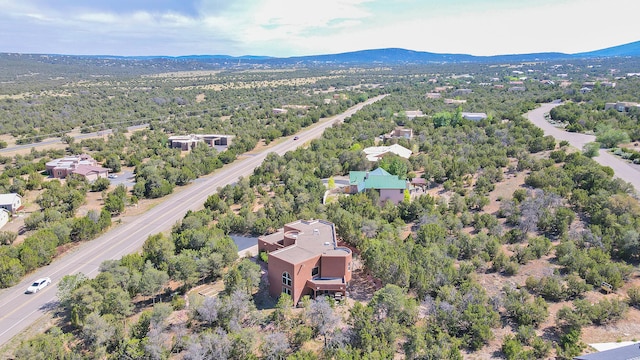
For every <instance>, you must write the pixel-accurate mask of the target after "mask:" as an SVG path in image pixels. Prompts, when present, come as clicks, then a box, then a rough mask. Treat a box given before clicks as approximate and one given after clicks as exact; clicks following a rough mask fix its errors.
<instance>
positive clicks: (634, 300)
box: [627, 286, 640, 307]
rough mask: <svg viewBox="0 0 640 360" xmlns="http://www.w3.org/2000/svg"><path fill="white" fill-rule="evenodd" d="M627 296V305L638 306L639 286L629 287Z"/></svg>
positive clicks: (639, 305) (639, 300)
mask: <svg viewBox="0 0 640 360" xmlns="http://www.w3.org/2000/svg"><path fill="white" fill-rule="evenodd" d="M627 296H629V305H631V306H635V307H640V286H634V287H631V288H629V290H627Z"/></svg>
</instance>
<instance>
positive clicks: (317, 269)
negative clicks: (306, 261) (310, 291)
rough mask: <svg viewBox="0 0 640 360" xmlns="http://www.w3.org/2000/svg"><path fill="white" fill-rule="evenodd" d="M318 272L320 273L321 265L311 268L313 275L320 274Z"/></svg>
mask: <svg viewBox="0 0 640 360" xmlns="http://www.w3.org/2000/svg"><path fill="white" fill-rule="evenodd" d="M318 274H320V267H318V266H316V267H314V268H313V269H311V276H318Z"/></svg>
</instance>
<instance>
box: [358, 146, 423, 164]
mask: <svg viewBox="0 0 640 360" xmlns="http://www.w3.org/2000/svg"><path fill="white" fill-rule="evenodd" d="M362 151H364V153H365V154H367V160H369V161H378V160H380V159H381V158H382V157H383V156H385V155H387V154H396V155H398V156H400V157H403V158H405V159H408V158H409V157H410V156H411V154H412V153H413V152H412V151H411V150H409V149H407V148H406V147H404V146H402V145H398V144H393V145H391V146H372V147H368V148H365V149H364V150H362Z"/></svg>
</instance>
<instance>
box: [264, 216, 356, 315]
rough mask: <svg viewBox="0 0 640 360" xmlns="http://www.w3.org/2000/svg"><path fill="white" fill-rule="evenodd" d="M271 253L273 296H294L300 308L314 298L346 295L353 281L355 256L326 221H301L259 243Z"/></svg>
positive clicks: (294, 300) (270, 267) (288, 225)
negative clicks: (305, 298) (304, 300)
mask: <svg viewBox="0 0 640 360" xmlns="http://www.w3.org/2000/svg"><path fill="white" fill-rule="evenodd" d="M258 250H259V251H266V252H267V253H269V260H268V271H269V274H268V276H269V294H270V295H271V296H273V297H278V296H279V295H280V294H281V293H287V294H289V295H291V298H292V299H293V303H294V304H297V303H298V301H299V300H300V298H301V297H303V296H305V295H310V296H311V297H315V296H318V295H334V294H339V295H341V296H345V295H346V291H347V286H348V284H349V281H351V268H352V253H351V250H350V249H348V248H346V247H340V246H338V244H337V239H336V232H335V226H334V224H333V223H330V222H328V221H323V220H298V221H295V222H292V223H289V224H286V225H285V226H284V228H282V229H280V230H278V231H277V232H276V233H273V234H271V235H266V236H261V237H260V238H259V239H258Z"/></svg>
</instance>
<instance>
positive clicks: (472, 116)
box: [461, 112, 487, 121]
mask: <svg viewBox="0 0 640 360" xmlns="http://www.w3.org/2000/svg"><path fill="white" fill-rule="evenodd" d="M461 115H462V117H463V118H464V119H467V120H471V121H480V120H484V119H486V118H487V114H485V113H472V112H463V113H462V114H461Z"/></svg>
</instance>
